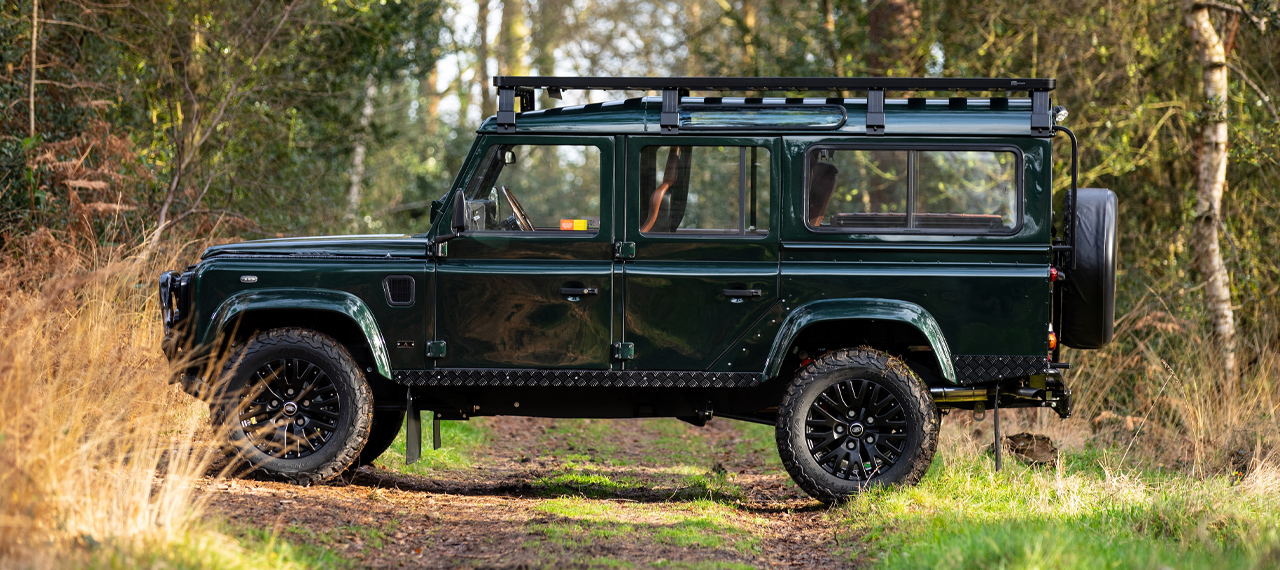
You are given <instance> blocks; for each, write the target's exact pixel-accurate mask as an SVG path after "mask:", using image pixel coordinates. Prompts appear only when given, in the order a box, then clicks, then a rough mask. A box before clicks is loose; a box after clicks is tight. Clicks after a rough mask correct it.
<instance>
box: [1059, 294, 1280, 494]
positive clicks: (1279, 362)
mask: <svg viewBox="0 0 1280 570" xmlns="http://www.w3.org/2000/svg"><path fill="white" fill-rule="evenodd" d="M1152 297H1154V295H1153V296H1152ZM1184 311H1185V308H1184ZM1201 321H1203V319H1194V318H1187V317H1184V316H1178V311H1176V310H1172V309H1171V308H1170V303H1167V302H1163V301H1161V300H1158V299H1156V300H1151V298H1148V299H1145V300H1144V301H1143V302H1140V303H1138V304H1137V308H1135V309H1134V310H1132V311H1130V312H1128V313H1126V314H1125V315H1123V316H1122V317H1121V318H1120V319H1118V320H1117V325H1116V342H1114V343H1112V344H1111V345H1110V346H1108V347H1107V348H1105V349H1103V350H1098V351H1068V360H1070V361H1071V362H1072V368H1073V371H1072V372H1071V374H1070V383H1071V385H1072V387H1073V388H1074V389H1075V394H1076V397H1077V398H1078V400H1077V402H1078V404H1077V410H1079V413H1078V414H1077V416H1078V417H1079V418H1080V419H1081V420H1085V421H1083V422H1081V421H1077V422H1074V423H1075V424H1076V425H1077V430H1078V431H1082V432H1084V433H1087V434H1089V439H1090V440H1091V441H1094V442H1095V443H1099V444H1104V445H1105V444H1114V445H1117V446H1119V447H1120V448H1121V449H1122V450H1123V452H1124V453H1123V456H1124V457H1126V458H1129V459H1138V460H1140V461H1146V462H1149V463H1150V464H1153V465H1159V466H1162V467H1169V468H1174V469H1176V470H1179V471H1183V472H1186V473H1188V474H1190V475H1193V476H1200V477H1203V476H1211V475H1215V474H1220V473H1223V472H1227V471H1234V472H1236V473H1239V474H1244V473H1246V472H1249V471H1252V470H1256V469H1259V468H1262V467H1264V466H1267V465H1271V466H1275V465H1276V463H1277V460H1280V457H1277V455H1276V451H1277V445H1278V444H1280V417H1278V416H1277V414H1278V412H1280V387H1277V385H1276V380H1277V379H1280V353H1278V352H1277V350H1276V346H1274V345H1275V343H1276V342H1277V339H1278V338H1280V337H1277V334H1276V328H1277V326H1278V325H1280V323H1276V322H1275V321H1274V318H1272V319H1271V320H1270V321H1269V322H1267V323H1263V324H1262V325H1260V326H1255V327H1254V330H1252V331H1250V332H1245V333H1243V334H1244V336H1243V338H1242V339H1241V341H1242V342H1241V343H1240V344H1241V347H1242V348H1241V355H1240V356H1241V358H1239V360H1240V361H1241V362H1243V363H1244V364H1243V365H1242V367H1241V370H1240V371H1239V374H1238V375H1231V374H1229V373H1227V371H1226V370H1225V368H1224V367H1223V365H1222V357H1221V352H1220V350H1219V349H1218V346H1217V344H1216V343H1215V341H1214V339H1213V337H1212V335H1211V334H1210V333H1209V331H1208V330H1207V329H1208V327H1207V325H1205V324H1203V323H1202V322H1201Z"/></svg>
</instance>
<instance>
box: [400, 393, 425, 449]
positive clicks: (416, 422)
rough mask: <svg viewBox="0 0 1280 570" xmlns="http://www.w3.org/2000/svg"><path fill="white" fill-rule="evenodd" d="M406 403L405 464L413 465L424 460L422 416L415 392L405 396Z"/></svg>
mask: <svg viewBox="0 0 1280 570" xmlns="http://www.w3.org/2000/svg"><path fill="white" fill-rule="evenodd" d="M405 401H406V404H405V405H406V409H405V414H404V435H405V446H404V462H405V463H406V464H410V465H411V464H414V463H417V462H418V460H419V459H422V416H421V415H420V413H421V412H420V411H419V410H418V406H417V404H415V403H414V401H413V390H408V393H407V394H406V395H405Z"/></svg>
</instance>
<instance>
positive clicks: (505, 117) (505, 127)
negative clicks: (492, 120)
mask: <svg viewBox="0 0 1280 570" xmlns="http://www.w3.org/2000/svg"><path fill="white" fill-rule="evenodd" d="M498 132H500V133H514V132H516V88H515V87H499V88H498Z"/></svg>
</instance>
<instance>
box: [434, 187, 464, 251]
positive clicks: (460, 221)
mask: <svg viewBox="0 0 1280 570" xmlns="http://www.w3.org/2000/svg"><path fill="white" fill-rule="evenodd" d="M465 204H466V197H465V196H464V195H463V193H462V190H458V191H457V192H455V193H454V194H453V224H452V226H453V233H451V234H441V235H438V236H436V237H434V238H431V248H432V250H434V251H433V253H432V255H433V256H434V257H443V256H442V255H441V253H440V249H441V248H440V247H439V246H440V245H441V244H443V243H445V242H447V241H449V240H451V239H454V238H460V237H463V236H464V235H466V233H467V213H466V212H465V211H464V205H465Z"/></svg>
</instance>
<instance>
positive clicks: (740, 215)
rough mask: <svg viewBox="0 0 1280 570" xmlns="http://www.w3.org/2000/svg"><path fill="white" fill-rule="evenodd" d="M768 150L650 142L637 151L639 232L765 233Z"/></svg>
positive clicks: (768, 168) (670, 233) (768, 175)
mask: <svg viewBox="0 0 1280 570" xmlns="http://www.w3.org/2000/svg"><path fill="white" fill-rule="evenodd" d="M770 179H771V178H770V161H769V149H767V148H763V147H755V146H650V147H645V148H644V149H642V150H641V152H640V208H639V213H640V216H639V219H640V232H641V233H642V234H645V235H722V236H724V235H739V236H764V235H767V234H768V233H769V194H770V192H769V190H770V182H769V181H770Z"/></svg>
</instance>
